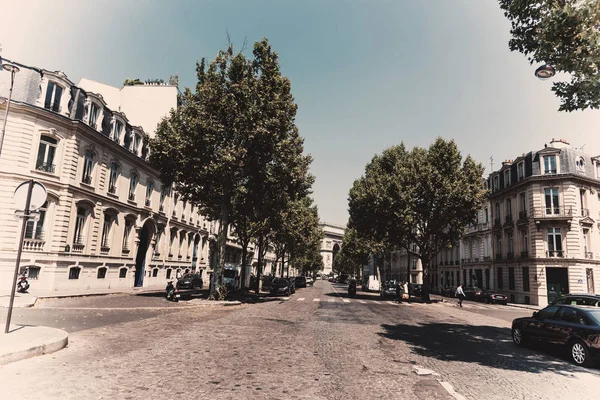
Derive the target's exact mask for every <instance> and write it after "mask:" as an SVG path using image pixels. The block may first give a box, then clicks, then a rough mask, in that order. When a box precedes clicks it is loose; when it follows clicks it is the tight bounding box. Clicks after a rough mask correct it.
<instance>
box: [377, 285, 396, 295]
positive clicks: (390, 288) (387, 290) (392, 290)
mask: <svg viewBox="0 0 600 400" xmlns="http://www.w3.org/2000/svg"><path fill="white" fill-rule="evenodd" d="M379 295H380V296H381V297H394V296H396V281H387V282H385V283H384V284H383V285H382V286H381V291H380V292H379Z"/></svg>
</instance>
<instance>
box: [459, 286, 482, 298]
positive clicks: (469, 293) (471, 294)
mask: <svg viewBox="0 0 600 400" xmlns="http://www.w3.org/2000/svg"><path fill="white" fill-rule="evenodd" d="M463 291H464V292H465V298H466V299H467V300H472V301H475V300H476V299H477V297H478V296H481V293H483V290H481V289H480V288H478V287H474V286H469V287H466V288H463Z"/></svg>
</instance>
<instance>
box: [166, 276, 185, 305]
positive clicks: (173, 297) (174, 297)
mask: <svg viewBox="0 0 600 400" xmlns="http://www.w3.org/2000/svg"><path fill="white" fill-rule="evenodd" d="M165 292H166V297H167V300H170V301H174V302H178V301H179V298H180V297H181V294H179V291H178V290H177V289H175V286H174V285H173V281H169V282H167V287H166V289H165Z"/></svg>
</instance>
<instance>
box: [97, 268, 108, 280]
mask: <svg viewBox="0 0 600 400" xmlns="http://www.w3.org/2000/svg"><path fill="white" fill-rule="evenodd" d="M107 269H108V268H106V267H100V268H98V274H97V275H96V278H97V279H104V278H106V270H107Z"/></svg>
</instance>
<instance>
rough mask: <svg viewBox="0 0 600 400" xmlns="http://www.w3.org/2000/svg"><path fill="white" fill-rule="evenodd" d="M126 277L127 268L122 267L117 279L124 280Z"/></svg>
mask: <svg viewBox="0 0 600 400" xmlns="http://www.w3.org/2000/svg"><path fill="white" fill-rule="evenodd" d="M126 277H127V268H125V267H123V268H121V269H120V270H119V278H126Z"/></svg>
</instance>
